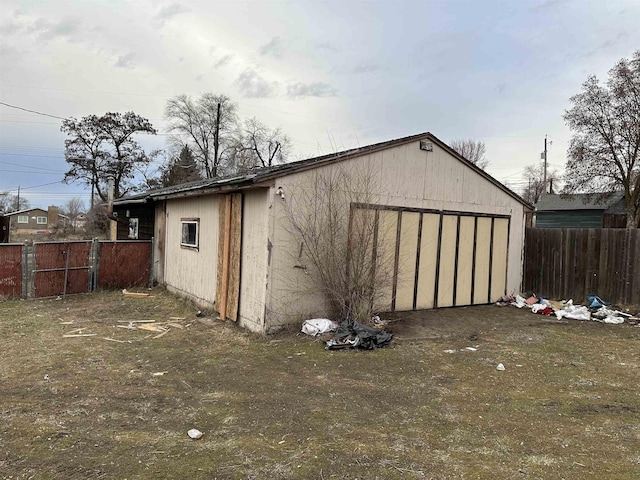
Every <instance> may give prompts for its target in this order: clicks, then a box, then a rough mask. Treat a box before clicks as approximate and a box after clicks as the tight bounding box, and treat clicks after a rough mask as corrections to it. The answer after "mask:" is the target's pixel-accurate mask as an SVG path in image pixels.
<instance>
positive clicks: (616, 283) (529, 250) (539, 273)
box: [523, 228, 640, 304]
mask: <svg viewBox="0 0 640 480" xmlns="http://www.w3.org/2000/svg"><path fill="white" fill-rule="evenodd" d="M523 287H524V289H525V290H532V291H534V292H536V293H537V294H539V295H542V296H543V297H545V298H556V299H569V298H573V299H574V300H575V301H576V302H584V301H585V297H586V296H587V295H589V294H591V293H595V294H597V295H599V296H600V297H601V298H603V299H605V300H607V301H611V302H614V303H622V304H639V303H640V229H617V228H616V229H614V228H611V229H609V228H602V229H593V228H590V229H583V228H575V229H569V228H567V229H545V228H527V229H526V236H525V260H524V277H523Z"/></svg>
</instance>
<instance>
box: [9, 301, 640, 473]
mask: <svg viewBox="0 0 640 480" xmlns="http://www.w3.org/2000/svg"><path fill="white" fill-rule="evenodd" d="M152 293H153V295H154V296H153V297H152V298H148V299H133V298H123V296H122V294H121V293H118V292H103V293H96V294H93V295H86V296H75V297H70V298H69V299H68V300H67V301H55V300H42V301H40V300H38V301H11V302H3V303H0V350H1V351H2V361H1V362H0V379H1V387H0V388H1V393H0V409H1V414H2V422H1V423H0V477H1V478H7V479H27V478H34V479H50V478H59V479H76V478H77V479H85V478H117V479H120V478H130V479H133V478H136V479H138V478H140V479H144V478H148V479H157V478H194V479H198V478H202V479H213V478H218V479H226V478H229V479H232V478H243V479H244V478H250V479H261V478H267V477H269V478H272V479H285V478H287V479H288V478H299V479H310V478H315V479H329V478H340V479H343V478H351V479H355V478H360V479H365V478H366V479H374V478H385V479H386V478H391V479H394V478H398V479H399V478H402V479H413V478H416V479H423V478H426V479H428V478H432V479H452V478H487V479H496V478H516V479H517V478H526V479H548V478H567V479H570V478H575V479H589V478H593V479H602V478H616V479H631V478H638V477H639V475H640V454H638V452H639V451H640V391H639V390H638V383H639V380H638V378H639V377H638V371H639V366H640V349H639V348H638V341H639V340H640V328H637V327H631V326H628V325H621V326H609V325H601V324H595V323H581V322H570V323H569V324H568V325H562V324H547V323H543V322H542V320H543V319H542V317H539V316H534V315H532V314H530V313H526V312H522V311H519V310H515V309H509V308H504V309H501V308H497V307H479V308H467V309H448V310H441V311H432V312H425V313H421V314H415V313H414V314H410V315H406V316H404V317H402V318H403V319H402V320H401V321H400V320H398V321H396V322H394V324H393V325H394V326H393V329H394V331H395V333H396V335H397V336H398V338H399V339H398V340H397V341H394V342H393V344H392V345H393V346H392V348H389V349H383V350H378V351H373V352H327V351H325V350H324V349H323V348H322V344H321V343H320V342H319V341H318V340H314V339H310V338H307V337H304V336H299V335H295V334H291V333H288V334H281V335H278V336H275V337H267V338H262V337H256V336H253V335H251V334H248V333H246V332H243V331H241V330H238V329H237V328H235V327H234V326H233V325H229V324H225V323H221V322H217V321H206V322H204V323H202V322H200V321H198V320H197V319H196V318H195V317H194V312H195V309H194V308H192V307H191V306H190V305H189V304H188V303H185V302H182V301H180V300H176V299H175V298H174V297H172V296H170V295H168V294H166V293H165V292H163V291H161V290H155V291H153V292H152ZM169 317H180V318H181V317H185V320H184V321H181V322H182V324H183V325H184V326H187V325H189V324H191V325H190V326H188V327H187V328H183V329H180V328H172V329H171V330H170V331H169V332H168V333H167V334H166V335H164V336H162V337H161V338H157V339H153V338H152V337H153V336H154V335H156V333H155V332H151V331H144V330H127V329H122V328H118V327H117V325H123V324H122V323H118V320H145V319H155V320H157V321H162V322H167V321H169ZM70 321H73V324H66V323H65V322H70ZM78 328H84V330H82V332H83V333H96V334H97V335H96V336H94V337H78V338H63V337H62V335H63V334H64V333H65V332H68V331H71V330H75V329H78ZM104 337H108V338H115V339H117V340H121V341H124V342H126V343H117V342H111V341H107V340H104V339H103V338H104ZM129 342H130V343H129ZM467 346H474V347H475V346H477V348H478V350H477V351H475V352H472V351H468V350H461V349H464V348H465V347H467ZM450 349H452V350H455V353H446V352H445V350H450ZM499 362H502V363H504V365H505V367H506V370H505V371H504V372H499V371H497V370H496V368H495V367H496V365H497V363H499ZM158 372H166V373H164V374H163V375H154V373H158ZM45 375H48V376H49V377H48V378H49V379H48V380H45V379H44V376H45ZM194 427H195V428H198V429H200V430H201V431H203V432H204V433H205V435H204V437H203V438H202V439H201V440H198V441H194V440H190V439H189V438H188V436H187V434H186V432H187V430H189V429H190V428H194Z"/></svg>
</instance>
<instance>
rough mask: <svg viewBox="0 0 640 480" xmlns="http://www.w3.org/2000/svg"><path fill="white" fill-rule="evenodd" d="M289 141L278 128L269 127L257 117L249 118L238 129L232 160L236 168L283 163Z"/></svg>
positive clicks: (286, 155) (289, 144) (287, 152)
mask: <svg viewBox="0 0 640 480" xmlns="http://www.w3.org/2000/svg"><path fill="white" fill-rule="evenodd" d="M290 147H291V142H290V141H289V137H287V136H286V135H285V134H284V133H283V132H282V130H281V129H280V128H274V129H270V128H269V127H267V126H266V125H265V124H264V123H262V122H261V121H259V120H258V119H257V118H255V117H253V118H249V119H248V120H246V121H245V122H244V125H243V127H242V128H241V129H240V131H239V135H238V138H237V142H236V149H235V155H234V160H235V162H236V164H237V167H238V169H242V168H252V167H270V166H272V165H276V164H279V163H285V162H286V161H287V157H288V155H289V149H290Z"/></svg>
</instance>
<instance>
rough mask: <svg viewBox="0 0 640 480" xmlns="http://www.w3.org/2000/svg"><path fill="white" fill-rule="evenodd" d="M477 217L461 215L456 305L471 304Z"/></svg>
mask: <svg viewBox="0 0 640 480" xmlns="http://www.w3.org/2000/svg"><path fill="white" fill-rule="evenodd" d="M474 231H475V218H473V217H460V230H459V235H458V268H457V274H456V300H455V304H456V305H471V303H472V302H471V283H472V281H471V280H472V274H473V248H474V242H473V239H474Z"/></svg>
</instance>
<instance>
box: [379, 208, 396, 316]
mask: <svg viewBox="0 0 640 480" xmlns="http://www.w3.org/2000/svg"><path fill="white" fill-rule="evenodd" d="M397 235H398V212H395V211H391V210H381V211H380V215H379V219H378V244H377V246H376V254H377V261H376V301H375V302H374V308H375V309H376V310H378V311H391V310H392V302H393V287H394V284H393V280H394V275H393V273H394V266H395V257H396V239H397Z"/></svg>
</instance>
